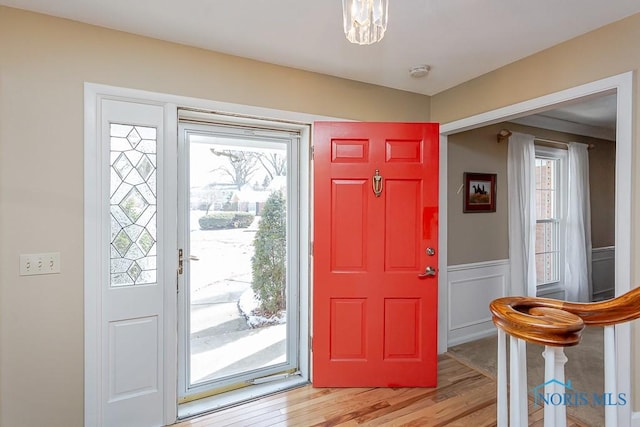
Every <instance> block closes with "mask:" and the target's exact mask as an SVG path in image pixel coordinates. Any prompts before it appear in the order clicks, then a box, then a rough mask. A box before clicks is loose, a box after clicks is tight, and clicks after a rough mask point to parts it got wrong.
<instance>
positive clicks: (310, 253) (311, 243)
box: [309, 242, 313, 256]
mask: <svg viewBox="0 0 640 427" xmlns="http://www.w3.org/2000/svg"><path fill="white" fill-rule="evenodd" d="M309 255H310V256H313V242H309Z"/></svg>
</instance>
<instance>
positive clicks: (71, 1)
mask: <svg viewBox="0 0 640 427" xmlns="http://www.w3.org/2000/svg"><path fill="white" fill-rule="evenodd" d="M0 4H1V5H6V6H11V7H16V8H21V9H28V10H33V11H37V12H41V13H45V14H50V15H55V16H60V17H65V18H69V19H73V20H77V21H82V22H87V23H91V24H95V25H100V26H103V27H108V28H114V29H118V30H122V31H127V32H131V33H136V34H141V35H145V36H150V37H154V38H158V39H163V40H169V41H174V42H178V43H183V44H186V45H192V46H197V47H201V48H205V49H210V50H213V51H218V52H224V53H228V54H232V55H238V56H242V57H247V58H252V59H256V60H260V61H265V62H269V63H273V64H279V65H284V66H289V67H294V68H299V69H303V70H308V71H315V72H319V73H323V74H329V75H332V76H338V77H344V78H348V79H352V80H358V81H363V82H368V83H373V84H377V85H381V86H388V87H391V88H396V89H402V90H406V91H410V92H416V93H421V94H427V95H433V94H436V93H438V92H441V91H443V90H445V89H448V88H451V87H453V86H456V85H458V84H460V83H462V82H465V81H467V80H470V79H472V78H474V77H477V76H480V75H482V74H484V73H487V72H489V71H492V70H494V69H496V68H499V67H501V66H503V65H506V64H508V63H511V62H513V61H516V60H518V59H520V58H523V57H526V56H528V55H531V54H533V53H535V52H538V51H540V50H543V49H545V48H548V47H550V46H553V45H555V44H558V43H560V42H562V41H565V40H568V39H570V38H573V37H575V36H578V35H580V34H583V33H586V32H589V31H591V30H593V29H595V28H598V27H601V26H603V25H606V24H608V23H610V22H613V21H617V20H619V19H622V18H624V17H626V16H629V15H632V14H634V13H637V12H640V1H638V0H615V1H605V0H560V1H559V0H528V1H527V0H390V5H389V25H388V29H387V33H386V35H385V37H384V39H383V40H382V42H380V43H378V44H375V45H371V46H358V45H353V44H350V43H349V42H348V41H347V40H346V39H345V37H344V35H343V32H342V4H341V1H340V0H315V1H312V0H181V1H177V0H0ZM419 64H428V65H430V66H431V72H430V73H429V75H428V76H427V77H426V78H423V79H415V78H412V77H410V76H409V74H408V71H409V69H410V68H411V67H412V66H415V65H419Z"/></svg>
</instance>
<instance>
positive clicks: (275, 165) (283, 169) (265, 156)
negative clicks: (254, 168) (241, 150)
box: [257, 153, 287, 181]
mask: <svg viewBox="0 0 640 427" xmlns="http://www.w3.org/2000/svg"><path fill="white" fill-rule="evenodd" d="M257 156H258V161H259V162H260V164H261V165H262V167H264V170H265V171H267V173H268V174H269V178H270V180H271V181H273V178H274V177H276V176H286V175H287V158H286V157H285V156H283V155H281V154H278V153H262V154H258V155H257Z"/></svg>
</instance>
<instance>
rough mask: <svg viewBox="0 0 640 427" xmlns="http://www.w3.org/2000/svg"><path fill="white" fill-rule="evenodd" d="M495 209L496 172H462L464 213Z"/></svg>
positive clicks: (492, 210) (493, 210)
mask: <svg viewBox="0 0 640 427" xmlns="http://www.w3.org/2000/svg"><path fill="white" fill-rule="evenodd" d="M495 211H496V174H495V173H472V172H465V173H464V206H463V212H464V213H476V212H495Z"/></svg>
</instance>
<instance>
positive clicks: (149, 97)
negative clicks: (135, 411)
mask: <svg viewBox="0 0 640 427" xmlns="http://www.w3.org/2000/svg"><path fill="white" fill-rule="evenodd" d="M102 99H119V100H130V101H135V102H138V103H149V104H155V105H162V106H163V107H164V114H165V125H166V132H165V140H164V143H165V144H166V146H165V155H166V156H167V158H171V156H173V159H176V158H177V157H176V156H177V137H178V121H177V111H178V106H180V107H188V108H194V109H202V110H205V111H211V112H220V113H226V114H237V115H243V116H251V117H256V118H266V119H276V120H286V121H292V122H298V123H302V124H306V125H312V124H313V122H315V121H325V120H326V121H336V120H344V121H347V120H346V119H342V118H336V117H327V116H318V115H313V114H306V113H297V112H292V111H284V110H275V109H270V108H263V107H254V106H248V105H241V104H234V103H228V102H218V101H211V100H205V99H200V98H191V97H185V96H178V95H170V94H163V93H156V92H149V91H143V90H137V89H129V88H122V87H116V86H109V85H102V84H96V83H85V85H84V112H85V113H84V114H85V120H84V233H85V234H84V296H85V298H84V312H85V315H84V338H85V346H84V353H85V357H84V367H85V378H84V389H85V392H84V398H85V425H92V426H93V425H95V426H99V425H101V420H102V415H103V414H102V413H101V410H100V401H101V400H100V399H101V386H102V385H101V384H100V366H101V360H100V350H99V343H100V339H101V337H100V335H99V332H100V324H99V321H98V319H99V317H98V316H99V315H100V302H101V301H100V293H99V292H98V289H97V286H96V284H95V283H96V282H95V275H96V271H98V270H97V268H98V258H99V257H98V252H97V250H96V248H97V244H98V239H99V224H98V220H99V218H100V217H99V215H98V214H99V207H100V205H99V200H98V196H97V195H98V194H99V192H98V191H96V186H97V185H99V179H98V173H99V170H100V165H99V164H98V162H97V160H98V153H97V151H96V146H95V141H96V138H97V137H98V136H99V135H98V132H99V127H98V125H99V124H98V117H100V116H99V114H100V101H101V100H102ZM308 129H309V128H307V129H305V130H304V131H303V134H302V139H303V140H304V139H305V138H307V139H306V140H308V141H311V135H312V134H311V132H309V131H308ZM299 156H300V175H299V176H300V183H301V187H300V224H299V227H300V233H301V239H300V250H299V259H300V271H299V274H300V280H301V285H300V347H301V348H302V349H304V351H305V352H307V354H306V356H304V357H301V358H300V371H301V374H302V375H303V376H305V377H306V378H310V376H311V366H310V363H309V360H310V357H309V355H308V349H309V334H310V332H311V325H310V319H311V313H310V310H311V308H310V295H311V287H312V283H311V271H310V264H311V261H310V236H312V235H313V230H312V227H313V221H312V217H311V215H312V212H313V207H312V206H311V204H312V199H311V197H310V190H311V186H312V182H311V179H312V178H311V174H310V169H311V157H310V146H309V145H301V146H300V151H299ZM165 167H166V170H165V173H164V177H165V181H164V183H163V185H164V186H165V194H166V199H167V200H177V179H175V178H176V177H177V163H176V162H165ZM167 205H170V206H167ZM167 205H165V206H158V209H159V210H160V209H162V210H163V212H164V218H165V222H164V226H165V230H164V231H165V236H166V237H165V238H166V239H167V241H166V242H165V245H164V246H165V248H167V249H166V252H168V253H165V254H164V259H165V260H166V262H165V263H164V265H163V266H161V268H162V271H159V275H162V276H163V277H164V280H165V283H175V282H176V277H175V274H176V269H177V256H174V255H175V254H174V253H173V250H172V248H174V249H175V248H177V233H176V229H177V210H176V209H175V205H171V204H167ZM177 316H178V315H177V295H176V289H175V288H174V287H173V286H166V287H165V305H164V319H165V323H164V330H165V337H164V343H165V346H164V347H165V349H164V352H165V354H164V366H163V367H162V369H163V370H164V378H165V383H164V390H165V398H164V414H163V418H164V420H165V424H173V423H174V422H175V421H176V420H177V415H178V414H177V398H178V397H177V396H178V393H177V364H178V360H177V349H178V341H177V333H176V325H177Z"/></svg>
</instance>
